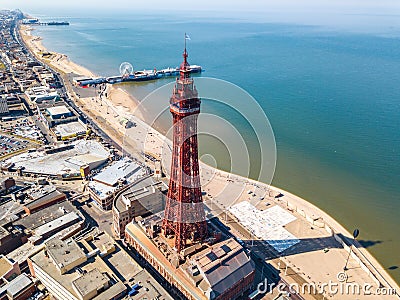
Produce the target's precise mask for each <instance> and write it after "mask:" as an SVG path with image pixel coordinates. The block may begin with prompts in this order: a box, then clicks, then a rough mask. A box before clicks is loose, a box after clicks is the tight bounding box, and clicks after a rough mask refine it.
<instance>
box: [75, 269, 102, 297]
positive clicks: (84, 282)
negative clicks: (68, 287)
mask: <svg viewBox="0 0 400 300" xmlns="http://www.w3.org/2000/svg"><path fill="white" fill-rule="evenodd" d="M109 281H110V280H109V278H108V277H107V276H106V275H104V274H103V273H100V271H99V270H98V269H93V270H90V271H89V272H87V273H84V274H83V275H82V276H81V277H79V278H77V279H75V280H74V281H72V286H73V288H74V290H75V291H76V293H77V294H78V297H79V299H81V300H88V299H92V298H94V297H95V296H96V295H98V294H100V293H101V292H102V291H104V290H106V289H107V288H108V287H109Z"/></svg>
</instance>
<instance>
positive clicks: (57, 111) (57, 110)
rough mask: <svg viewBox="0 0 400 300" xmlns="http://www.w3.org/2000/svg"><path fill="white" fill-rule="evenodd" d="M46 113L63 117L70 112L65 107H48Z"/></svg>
mask: <svg viewBox="0 0 400 300" xmlns="http://www.w3.org/2000/svg"><path fill="white" fill-rule="evenodd" d="M47 111H48V113H49V114H50V115H51V116H57V115H65V114H70V113H71V111H70V110H69V109H68V108H67V107H66V106H65V105H60V106H55V107H49V108H47Z"/></svg>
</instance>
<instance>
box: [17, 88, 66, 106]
mask: <svg viewBox="0 0 400 300" xmlns="http://www.w3.org/2000/svg"><path fill="white" fill-rule="evenodd" d="M25 95H26V96H27V97H28V99H29V100H30V101H31V102H33V103H41V102H42V101H45V100H51V99H59V98H60V96H59V95H58V93H57V92H56V91H50V90H49V89H48V88H47V87H46V86H40V87H32V88H29V89H28V90H27V91H25Z"/></svg>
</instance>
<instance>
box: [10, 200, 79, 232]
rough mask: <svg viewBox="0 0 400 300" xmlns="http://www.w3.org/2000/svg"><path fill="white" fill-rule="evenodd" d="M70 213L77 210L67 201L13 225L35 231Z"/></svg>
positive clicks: (46, 208)
mask: <svg viewBox="0 0 400 300" xmlns="http://www.w3.org/2000/svg"><path fill="white" fill-rule="evenodd" d="M72 211H74V212H76V211H77V209H76V208H75V207H74V206H73V205H72V204H71V203H70V202H69V201H63V202H60V203H57V204H53V205H51V206H49V207H45V208H43V209H41V210H38V211H36V212H34V213H32V214H31V215H28V216H26V217H24V218H22V219H20V220H18V221H16V222H14V223H13V224H14V225H20V226H23V227H24V228H27V229H35V228H37V227H39V226H42V225H44V224H46V223H48V222H51V221H53V220H55V219H57V218H59V217H61V216H63V215H65V214H66V213H68V212H72Z"/></svg>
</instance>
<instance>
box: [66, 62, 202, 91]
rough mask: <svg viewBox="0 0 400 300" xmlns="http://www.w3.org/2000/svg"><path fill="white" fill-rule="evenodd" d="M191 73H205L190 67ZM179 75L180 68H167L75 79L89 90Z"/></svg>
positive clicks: (75, 81) (195, 66) (199, 67)
mask: <svg viewBox="0 0 400 300" xmlns="http://www.w3.org/2000/svg"><path fill="white" fill-rule="evenodd" d="M189 71H190V73H191V74H195V73H201V72H202V71H203V68H202V67H201V66H198V65H191V66H190V67H189ZM177 75H179V68H166V69H161V70H157V69H154V70H143V71H137V72H131V73H128V74H123V75H117V76H110V77H98V78H75V79H74V83H75V84H76V85H77V86H80V87H82V88H87V87H89V86H93V85H98V84H103V83H110V84H115V83H122V82H129V81H133V82H135V81H149V80H156V79H160V78H165V77H173V76H177Z"/></svg>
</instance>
